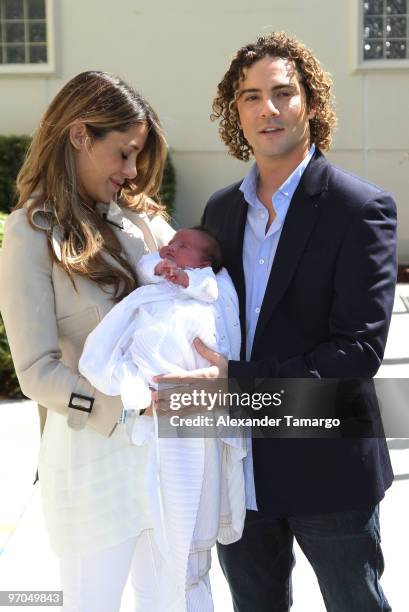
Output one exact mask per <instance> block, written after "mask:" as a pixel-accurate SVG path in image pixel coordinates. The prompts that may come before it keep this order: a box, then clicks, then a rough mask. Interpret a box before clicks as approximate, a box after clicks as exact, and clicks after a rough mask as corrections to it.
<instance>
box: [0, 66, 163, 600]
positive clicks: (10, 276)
mask: <svg viewBox="0 0 409 612" xmlns="http://www.w3.org/2000/svg"><path fill="white" fill-rule="evenodd" d="M165 157H166V143H165V139H164V135H163V132H162V129H161V127H160V125H159V122H158V119H157V116H156V114H155V113H154V111H153V110H152V108H151V107H150V106H149V104H148V103H147V102H146V101H145V100H144V99H143V98H142V97H141V96H140V95H139V94H138V93H137V92H136V91H134V90H133V89H132V88H131V87H129V86H128V85H127V84H126V83H124V82H122V81H120V80H119V79H117V78H114V77H113V76H111V75H109V74H106V73H103V72H84V73H82V74H80V75H78V76H76V77H75V78H73V79H72V80H71V81H70V82H69V83H67V85H65V87H64V88H63V89H62V90H61V91H60V92H59V93H58V94H57V96H56V97H55V99H54V100H53V101H52V102H51V104H50V106H49V108H48V110H47V111H46V113H45V115H44V117H43V119H42V121H41V123H40V126H39V128H38V130H37V132H36V134H35V136H34V138H33V142H32V145H31V148H30V151H29V153H28V155H27V158H26V160H25V162H24V165H23V167H22V169H21V171H20V174H19V176H18V180H17V189H18V195H19V200H18V204H17V206H16V208H15V210H14V212H12V214H11V215H10V216H9V218H8V220H7V223H6V227H5V232H4V243H3V252H2V257H1V264H0V266H1V267H0V282H1V286H2V287H3V288H4V289H6V290H5V291H2V295H1V298H0V306H1V313H2V316H3V319H4V323H5V326H6V329H7V335H8V339H9V343H10V348H11V352H12V356H13V360H14V364H15V368H16V372H17V376H18V378H19V381H20V384H21V388H22V391H23V393H25V394H26V395H27V396H28V397H30V398H31V399H33V400H35V401H37V402H38V403H39V405H40V406H42V407H44V408H45V409H46V414H47V418H46V422H45V427H44V431H43V436H42V443H41V450H40V460H39V477H40V485H41V494H42V500H43V507H44V513H45V519H46V525H47V529H48V531H49V535H50V539H51V543H52V547H53V549H54V550H55V551H56V553H57V554H58V556H59V558H60V562H61V563H60V565H61V580H62V589H63V591H64V610H66V611H74V610H75V611H76V612H93V611H94V610H95V611H98V612H105V611H106V612H111V611H115V610H118V609H119V608H120V600H121V593H122V590H123V587H124V585H125V582H126V579H127V576H128V573H129V570H130V568H131V566H132V565H134V567H132V574H133V582H134V587H135V590H136V592H137V595H138V597H137V608H136V609H137V610H151V609H152V610H154V609H155V603H154V600H153V599H152V597H153V591H152V589H153V590H154V589H155V583H154V575H155V564H156V561H157V560H158V559H157V552H156V551H155V548H154V545H153V542H152V538H151V529H150V527H151V522H150V517H149V512H148V503H147V499H146V493H145V490H144V465H145V462H146V458H147V457H146V449H145V447H143V446H141V447H137V446H134V445H132V444H131V442H130V440H129V438H128V435H127V428H128V425H129V426H132V422H130V423H125V424H123V423H118V420H120V421H124V418H123V415H122V418H121V413H122V405H121V403H120V401H119V398H117V397H108V396H105V395H103V394H102V393H99V392H98V391H96V390H95V389H94V388H93V387H92V386H91V385H90V383H89V382H88V381H87V380H86V379H84V378H83V377H81V376H80V375H79V373H78V360H79V357H80V355H81V352H82V348H83V344H84V341H85V338H86V337H87V335H88V334H89V332H90V331H91V330H92V329H93V328H94V327H95V326H96V325H97V324H98V322H99V321H100V320H101V318H102V317H103V316H104V315H105V314H106V313H107V312H108V311H109V310H110V309H111V307H112V306H113V305H114V303H115V302H118V301H119V300H120V299H121V298H122V297H124V296H125V295H127V294H128V293H130V291H132V290H133V289H134V288H135V287H136V286H137V279H136V275H135V263H136V262H137V261H138V259H139V258H140V257H141V256H142V255H143V254H144V253H147V252H149V251H156V250H157V249H158V247H160V246H162V245H163V244H166V243H167V242H168V240H169V239H170V237H171V236H172V234H173V230H172V229H171V228H170V227H169V226H168V225H167V223H166V222H165V221H164V218H163V214H162V207H161V206H160V205H158V204H157V203H155V202H154V201H153V200H152V199H151V197H154V196H155V195H156V194H157V192H158V189H159V186H160V183H161V179H162V174H163V167H164V162H165ZM132 418H133V417H130V420H131V421H132ZM141 554H142V557H141ZM138 556H139V564H138V563H137V559H138ZM133 557H134V563H133V564H132V558H133ZM141 558H142V559H143V562H141ZM144 574H146V577H147V580H148V581H151V585H146V584H144V583H143V580H144ZM149 586H150V587H152V588H151V591H150V592H149Z"/></svg>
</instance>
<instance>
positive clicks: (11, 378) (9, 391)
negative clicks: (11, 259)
mask: <svg viewBox="0 0 409 612" xmlns="http://www.w3.org/2000/svg"><path fill="white" fill-rule="evenodd" d="M6 217H7V215H5V214H4V213H1V212H0V247H1V244H2V242H3V226H4V221H5V219H6ZM1 290H2V291H5V288H4V287H2V288H1ZM1 397H22V393H21V390H20V385H19V384H18V380H17V376H16V373H15V371H14V366H13V361H12V359H11V355H10V349H9V345H8V342H7V337H6V332H5V330H4V325H3V319H2V318H1V316H0V398H1Z"/></svg>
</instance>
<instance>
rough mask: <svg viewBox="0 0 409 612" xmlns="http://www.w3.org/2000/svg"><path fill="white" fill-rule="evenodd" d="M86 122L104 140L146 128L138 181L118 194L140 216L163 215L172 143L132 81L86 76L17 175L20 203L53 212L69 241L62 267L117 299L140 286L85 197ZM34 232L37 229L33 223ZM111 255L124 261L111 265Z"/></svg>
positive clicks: (65, 93) (74, 83)
mask: <svg viewBox="0 0 409 612" xmlns="http://www.w3.org/2000/svg"><path fill="white" fill-rule="evenodd" d="M76 121H83V122H84V123H85V124H86V126H87V131H88V135H89V137H90V138H91V140H93V139H103V138H104V137H105V136H106V135H107V134H108V133H109V132H111V131H113V130H117V131H120V132H125V131H127V130H128V129H130V128H132V127H134V126H136V125H141V124H145V125H147V127H148V136H147V140H146V144H145V147H144V149H143V150H142V152H141V153H140V154H139V156H138V158H137V170H138V173H137V177H136V178H135V179H134V180H127V181H125V183H124V186H123V187H122V189H121V191H120V192H119V194H118V203H119V204H120V205H121V206H123V207H126V208H129V209H132V210H134V211H144V212H147V213H155V212H158V213H160V212H162V211H163V210H164V207H163V206H162V205H161V204H159V203H158V202H155V201H154V200H153V199H152V198H157V196H158V191H159V188H160V185H161V182H162V177H163V169H164V164H165V160H166V152H167V147H166V141H165V137H164V134H163V131H162V128H161V126H160V123H159V120H158V117H157V115H156V113H155V112H154V110H153V109H152V108H151V106H150V105H149V104H148V103H147V102H146V100H144V98H143V97H142V96H141V95H140V94H139V93H138V92H137V91H135V90H134V89H133V88H131V87H130V86H129V85H128V84H127V83H125V82H124V81H122V80H120V79H119V78H117V77H114V76H112V75H110V74H108V73H105V72H98V71H87V72H83V73H81V74H79V75H77V76H76V77H74V78H73V79H72V80H71V81H69V82H68V83H67V84H66V85H65V86H64V87H63V88H62V90H61V91H60V92H59V93H58V94H57V95H56V96H55V98H54V100H53V101H52V102H51V104H50V106H49V108H48V109H47V111H46V112H45V114H44V116H43V118H42V120H41V122H40V125H39V127H38V129H37V131H36V133H35V134H34V137H33V140H32V143H31V146H30V148H29V150H28V152H27V155H26V159H25V161H24V164H23V166H22V168H21V170H20V173H19V175H18V177H17V193H18V203H17V205H16V207H15V208H21V207H23V206H24V205H27V201H28V200H29V199H30V198H31V197H32V195H33V194H34V193H36V192H37V193H38V194H39V195H38V196H36V197H35V198H33V200H32V201H31V202H30V203H29V204H28V206H27V214H28V218H29V221H30V223H31V225H33V220H32V217H33V212H34V209H35V208H38V205H39V203H41V204H44V205H46V208H47V210H49V211H50V212H51V226H52V227H55V226H57V227H58V228H59V233H60V235H61V236H62V237H63V238H62V244H61V262H59V263H60V265H61V266H62V267H63V269H65V270H66V271H67V273H68V274H69V275H70V277H71V278H72V275H73V274H79V275H82V276H87V277H88V278H90V279H91V280H93V281H94V282H96V283H98V285H100V286H101V287H103V288H106V287H110V288H111V290H113V291H112V293H113V296H114V299H115V300H116V301H117V300H119V299H121V298H122V297H124V296H125V295H127V294H128V293H129V292H130V291H132V290H133V289H134V288H135V287H136V286H137V279H136V276H135V272H134V270H133V269H132V267H131V265H130V264H129V262H128V261H127V259H126V257H125V256H124V255H123V254H121V253H118V251H116V250H115V249H113V248H112V247H110V246H109V245H108V244H105V243H104V239H103V237H102V234H101V232H100V231H99V229H98V225H99V217H98V216H97V214H96V213H95V215H90V213H89V211H88V210H87V209H86V208H84V205H83V204H82V203H81V199H80V197H79V193H78V184H77V176H76V166H75V158H74V150H73V147H72V145H71V143H70V138H69V132H70V127H71V126H72V125H73V124H74V123H75V122H76ZM33 227H34V225H33ZM104 251H105V252H108V253H109V254H110V255H111V256H112V257H113V258H114V259H115V260H116V262H117V263H118V264H119V266H118V265H115V264H113V263H109V260H107V258H106V257H104Z"/></svg>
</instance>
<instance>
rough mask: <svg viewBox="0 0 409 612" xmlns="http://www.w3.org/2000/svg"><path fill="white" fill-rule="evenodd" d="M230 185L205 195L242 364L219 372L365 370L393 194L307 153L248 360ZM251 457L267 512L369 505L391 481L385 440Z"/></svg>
mask: <svg viewBox="0 0 409 612" xmlns="http://www.w3.org/2000/svg"><path fill="white" fill-rule="evenodd" d="M240 184H241V183H240V182H239V183H235V184H234V185H231V186H229V187H226V188H225V189H222V190H220V191H218V192H217V193H215V194H214V195H213V196H212V197H211V198H210V200H209V202H208V203H207V206H206V209H205V211H204V214H203V218H202V222H203V223H204V224H205V225H206V226H208V227H209V229H211V230H212V231H213V232H214V233H215V234H216V235H217V236H218V238H219V240H220V242H221V245H222V248H223V254H224V259H225V265H226V267H227V269H228V271H229V273H230V275H231V277H232V279H233V282H234V285H235V287H236V290H237V293H238V296H239V303H240V314H241V326H242V335H243V344H242V356H241V359H242V361H230V362H229V377H232V378H238V379H240V378H244V379H250V378H270V377H280V378H304V377H315V378H341V379H344V378H346V379H352V378H354V379H356V378H362V379H367V378H370V377H372V376H374V375H375V373H376V372H377V370H378V368H379V366H380V364H381V362H382V358H383V353H384V349H385V344H386V338H387V333H388V328H389V323H390V318H391V314H392V307H393V300H394V290H395V284H396V277H397V262H396V207H395V203H394V201H393V199H392V198H391V196H390V195H388V194H387V193H385V192H384V191H382V190H381V189H379V188H378V187H376V186H375V185H373V184H371V183H368V182H366V181H364V180H363V179H360V178H358V177H356V176H353V175H351V174H349V173H347V172H345V171H344V170H340V169H339V168H336V167H334V166H333V165H331V164H330V163H329V162H328V161H327V160H326V158H325V157H324V156H323V155H322V153H321V152H320V151H318V150H317V151H316V153H315V155H314V157H313V158H312V160H311V161H310V163H309V165H308V166H307V168H306V170H305V172H304V174H303V176H302V178H301V181H300V183H299V185H298V187H297V189H296V191H295V193H294V196H293V198H292V200H291V204H290V207H289V210H288V213H287V216H286V219H285V223H284V226H283V229H282V234H281V237H280V241H279V244H278V248H277V252H276V255H275V259H274V263H273V266H272V269H271V273H270V277H269V280H268V284H267V288H266V292H265V296H264V300H263V304H262V307H261V311H260V315H259V320H258V324H257V328H256V333H255V337H254V343H253V347H252V354H251V359H250V361H249V362H246V361H245V360H244V359H245V357H244V355H245V281H244V272H243V262H242V256H243V253H242V251H243V237H244V228H245V222H246V216H247V203H246V201H245V200H244V197H243V194H242V193H241V191H240V190H239V186H240ZM362 401H364V400H362ZM253 460H254V473H255V482H256V495H257V503H258V507H259V510H261V511H265V512H268V513H269V514H270V515H271V516H277V517H286V516H295V515H303V514H316V513H321V512H332V511H341V510H347V509H354V508H361V507H364V506H368V505H372V504H375V503H377V502H378V501H379V500H380V499H381V498H382V497H383V496H384V492H385V489H386V488H387V487H389V486H390V484H391V482H392V479H393V473H392V468H391V464H390V459H389V454H388V450H387V446H386V442H385V440H384V439H383V438H380V439H378V438H375V439H374V438H372V439H370V438H365V439H355V440H350V439H347V440H345V439H331V440H328V439H327V440H322V439H320V440H317V439H315V440H311V439H310V440H294V439H274V440H272V439H254V440H253Z"/></svg>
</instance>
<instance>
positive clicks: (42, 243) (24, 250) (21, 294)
mask: <svg viewBox="0 0 409 612" xmlns="http://www.w3.org/2000/svg"><path fill="white" fill-rule="evenodd" d="M0 284H1V287H2V291H1V297H0V309H1V314H2V317H3V320H4V325H5V328H6V332H7V338H8V341H9V345H10V350H11V355H12V358H13V362H14V367H15V370H16V374H17V377H18V380H19V382H20V386H21V389H22V391H23V393H24V394H25V395H26V396H27V397H29V398H31V399H33V400H35V401H36V402H38V403H39V404H41V405H42V406H45V407H46V408H48V409H50V410H54V411H56V412H58V413H60V414H68V413H69V411H70V412H73V413H77V414H78V417H80V415H81V413H80V411H78V410H72V409H69V408H68V404H69V401H70V397H71V394H72V393H76V394H79V395H84V396H87V397H94V398H95V403H94V407H93V412H94V410H97V408H98V403H99V402H100V401H101V400H103V398H104V397H105V396H103V395H102V394H100V393H99V392H98V391H96V390H95V389H94V388H93V387H92V385H91V384H90V383H89V382H88V381H87V380H86V379H85V378H83V377H82V376H80V375H79V374H78V373H77V372H75V371H72V370H71V369H70V368H68V367H67V366H66V365H64V364H63V363H62V361H61V350H60V348H59V343H58V327H57V319H56V313H55V300H54V289H53V282H52V261H51V257H50V254H49V251H48V244H47V235H46V233H45V232H43V231H41V230H35V229H33V228H32V227H31V226H30V224H29V222H28V219H27V215H26V211H25V210H23V209H21V210H17V211H15V212H13V213H12V214H11V215H10V216H9V217H8V219H7V221H6V224H5V231H4V240H3V248H2V253H1V257H0ZM83 424H84V423H83ZM83 424H82V425H81V426H83ZM71 426H72V427H74V428H75V427H76V425H75V418H74V420H73V422H72V424H71Z"/></svg>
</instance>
